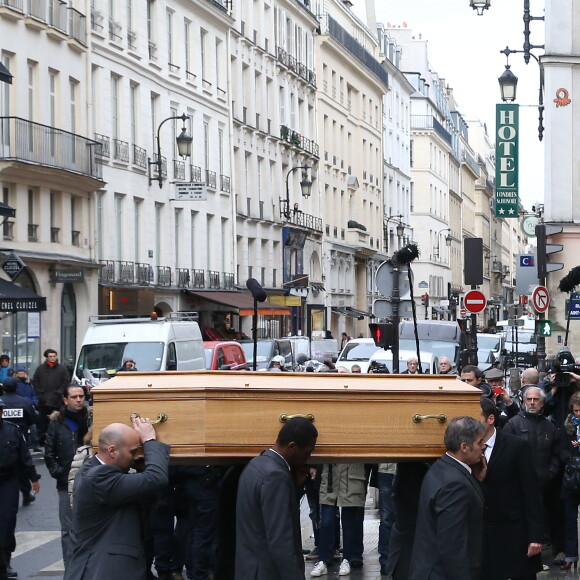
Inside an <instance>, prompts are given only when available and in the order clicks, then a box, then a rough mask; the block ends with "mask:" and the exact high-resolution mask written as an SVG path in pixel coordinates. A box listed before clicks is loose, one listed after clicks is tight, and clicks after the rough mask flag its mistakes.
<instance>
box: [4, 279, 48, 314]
mask: <svg viewBox="0 0 580 580" xmlns="http://www.w3.org/2000/svg"><path fill="white" fill-rule="evenodd" d="M37 310H46V298H44V297H42V296H38V294H35V293H34V292H32V291H31V290H28V288H23V287H22V286H17V285H16V284H14V283H13V282H9V281H8V280H2V279H0V312H34V311H37Z"/></svg>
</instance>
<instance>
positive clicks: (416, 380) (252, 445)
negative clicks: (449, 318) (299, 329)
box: [92, 371, 481, 463]
mask: <svg viewBox="0 0 580 580" xmlns="http://www.w3.org/2000/svg"><path fill="white" fill-rule="evenodd" d="M480 394H481V391H479V390H478V389H476V388H474V387H471V386H469V385H466V384H465V383H462V382H461V381H459V380H458V379H456V378H455V377H447V376H444V375H422V376H419V377H414V376H410V375H356V374H354V375H353V374H341V373H264V372H231V371H225V372H220V371H188V372H179V371H174V372H157V373H140V372H131V373H119V374H118V375H117V376H116V377H114V378H113V379H111V380H109V381H107V382H106V383H103V384H102V385H100V386H98V387H95V388H94V389H93V391H92V395H93V401H94V403H93V404H94V441H97V437H98V433H99V432H100V430H101V429H102V428H103V427H104V426H106V425H108V424H109V423H113V422H121V423H126V424H130V419H129V417H130V415H131V413H139V415H141V416H142V417H149V418H151V419H154V418H155V417H156V416H157V414H158V413H160V412H163V413H166V414H167V416H168V419H167V421H166V422H164V423H160V424H158V425H156V431H157V434H158V439H159V440H161V441H164V442H166V443H169V444H170V445H171V446H172V449H171V456H172V461H173V462H174V463H235V462H236V461H239V460H246V459H248V458H251V457H254V456H255V455H257V454H259V453H260V452H261V451H262V450H263V449H265V448H267V447H269V446H270V445H271V444H272V443H273V442H274V441H275V439H276V435H277V433H278V431H279V430H280V427H281V426H282V423H281V422H280V415H281V414H284V413H285V414H288V415H293V414H308V413H312V414H313V415H314V424H315V425H316V427H317V429H318V432H319V437H318V442H317V445H316V450H315V453H314V455H313V461H316V462H325V461H326V462H328V461H332V462H346V461H348V462H353V461H358V462H360V461H369V462H376V461H378V460H381V461H386V460H391V461H398V460H411V459H422V458H432V457H438V456H439V455H441V454H442V453H443V451H444V448H443V433H444V431H445V428H446V426H447V424H448V421H449V420H450V419H451V418H453V417H456V416H459V415H470V416H472V417H475V418H479V415H480V407H479V398H480ZM441 413H442V414H445V415H446V416H447V422H446V423H443V424H441V423H439V421H437V420H436V419H425V420H423V421H422V422H420V423H415V422H413V415H414V414H419V415H439V414H441Z"/></svg>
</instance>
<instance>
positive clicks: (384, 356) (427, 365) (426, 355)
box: [363, 348, 439, 375]
mask: <svg viewBox="0 0 580 580" xmlns="http://www.w3.org/2000/svg"><path fill="white" fill-rule="evenodd" d="M420 353H421V368H422V369H423V374H426V375H436V374H438V373H439V358H438V357H437V356H436V355H434V354H433V353H432V352H426V351H425V352H424V351H420ZM416 356H417V351H415V350H399V373H402V372H403V371H405V370H407V360H408V359H410V358H411V357H416ZM373 362H376V363H378V364H384V365H385V366H386V367H387V369H389V372H390V373H392V372H393V353H392V352H391V351H390V350H384V349H382V348H380V349H378V350H377V351H376V352H374V353H373V354H372V355H371V357H370V359H369V365H371V364H372V363H373ZM363 372H368V371H363Z"/></svg>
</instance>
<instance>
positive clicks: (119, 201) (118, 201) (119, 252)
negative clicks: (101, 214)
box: [115, 194, 123, 260]
mask: <svg viewBox="0 0 580 580" xmlns="http://www.w3.org/2000/svg"><path fill="white" fill-rule="evenodd" d="M115 242H116V247H115V255H116V258H117V260H122V259H123V196H122V195H120V194H115Z"/></svg>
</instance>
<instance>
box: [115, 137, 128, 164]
mask: <svg viewBox="0 0 580 580" xmlns="http://www.w3.org/2000/svg"><path fill="white" fill-rule="evenodd" d="M113 159H116V160H117V161H123V162H124V163H129V143H127V141H121V140H120V139H113Z"/></svg>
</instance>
